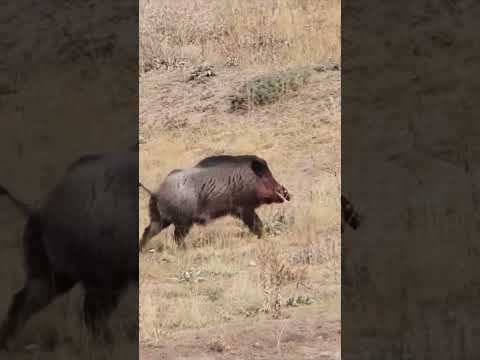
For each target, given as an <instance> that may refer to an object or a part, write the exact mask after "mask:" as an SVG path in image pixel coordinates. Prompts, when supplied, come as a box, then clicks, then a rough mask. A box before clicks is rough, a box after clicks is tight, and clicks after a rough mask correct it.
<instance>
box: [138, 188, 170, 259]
mask: <svg viewBox="0 0 480 360" xmlns="http://www.w3.org/2000/svg"><path fill="white" fill-rule="evenodd" d="M148 213H149V215H150V225H148V226H147V227H146V228H145V230H144V231H143V235H142V239H141V240H140V245H139V250H140V251H143V249H144V248H145V245H147V243H148V242H149V241H150V239H151V238H152V237H154V236H155V235H157V234H158V233H160V232H161V231H162V230H163V229H165V228H166V227H168V226H170V224H171V222H170V221H168V220H166V219H164V218H163V217H162V216H161V215H160V213H159V211H158V208H157V200H156V199H155V198H154V197H151V198H150V200H149V202H148Z"/></svg>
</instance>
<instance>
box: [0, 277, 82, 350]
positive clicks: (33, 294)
mask: <svg viewBox="0 0 480 360" xmlns="http://www.w3.org/2000/svg"><path fill="white" fill-rule="evenodd" d="M54 280H55V281H54V283H53V282H52V280H51V279H50V278H41V277H33V278H29V279H28V280H27V282H26V284H25V286H24V288H23V289H22V290H20V291H19V292H17V293H16V294H15V296H14V297H13V302H12V304H11V305H10V309H9V310H8V314H7V318H6V319H5V322H4V323H3V324H2V327H1V329H0V348H5V346H6V343H7V341H8V340H9V338H11V337H13V336H14V335H15V334H16V333H17V332H18V331H19V330H20V329H21V328H22V327H23V326H24V324H25V323H26V322H27V321H28V319H29V318H30V317H31V316H32V315H34V314H35V313H37V312H38V311H40V310H42V309H43V308H44V307H46V306H47V305H48V304H49V303H51V302H52V301H53V300H54V299H55V298H56V297H57V296H59V295H61V294H63V293H65V292H66V291H68V290H69V289H71V288H72V287H73V285H74V284H75V282H72V281H69V280H65V279H57V278H55V279H54Z"/></svg>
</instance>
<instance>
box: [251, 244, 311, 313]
mask: <svg viewBox="0 0 480 360" xmlns="http://www.w3.org/2000/svg"><path fill="white" fill-rule="evenodd" d="M258 261H259V264H260V267H259V270H260V276H259V277H260V282H261V285H262V289H263V294H264V300H263V305H262V308H261V311H262V312H265V313H271V314H272V316H273V318H275V319H278V318H279V317H280V316H281V313H282V294H281V291H282V288H283V287H284V286H286V285H288V284H291V283H294V284H295V285H296V287H297V288H298V287H299V286H300V285H301V284H303V283H304V281H305V280H306V275H307V270H308V268H307V267H306V266H303V267H295V266H292V265H291V264H290V263H289V262H288V261H287V259H286V256H285V254H283V253H282V252H281V250H280V247H279V246H278V244H276V243H274V242H272V241H265V242H264V243H263V244H261V245H260V246H259V253H258Z"/></svg>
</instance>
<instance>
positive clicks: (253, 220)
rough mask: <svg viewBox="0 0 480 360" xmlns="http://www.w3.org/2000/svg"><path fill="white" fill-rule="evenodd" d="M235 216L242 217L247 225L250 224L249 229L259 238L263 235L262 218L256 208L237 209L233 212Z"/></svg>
mask: <svg viewBox="0 0 480 360" xmlns="http://www.w3.org/2000/svg"><path fill="white" fill-rule="evenodd" d="M233 215H234V216H235V217H237V218H239V219H241V220H242V221H243V223H244V224H245V225H247V226H248V229H249V230H250V231H251V232H252V233H253V234H255V235H257V237H258V238H261V237H262V235H263V224H262V220H260V218H259V217H258V215H257V213H256V212H255V209H246V208H242V209H240V210H238V211H236V212H235V213H234V214H233Z"/></svg>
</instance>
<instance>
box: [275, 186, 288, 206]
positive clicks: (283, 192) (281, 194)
mask: <svg viewBox="0 0 480 360" xmlns="http://www.w3.org/2000/svg"><path fill="white" fill-rule="evenodd" d="M276 193H277V195H278V196H279V197H280V199H281V200H282V202H285V201H290V199H291V195H290V193H289V192H288V190H287V189H286V188H285V187H284V186H281V185H280V187H279V188H278V189H277V191H276Z"/></svg>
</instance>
